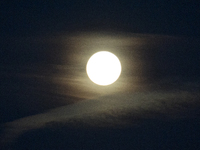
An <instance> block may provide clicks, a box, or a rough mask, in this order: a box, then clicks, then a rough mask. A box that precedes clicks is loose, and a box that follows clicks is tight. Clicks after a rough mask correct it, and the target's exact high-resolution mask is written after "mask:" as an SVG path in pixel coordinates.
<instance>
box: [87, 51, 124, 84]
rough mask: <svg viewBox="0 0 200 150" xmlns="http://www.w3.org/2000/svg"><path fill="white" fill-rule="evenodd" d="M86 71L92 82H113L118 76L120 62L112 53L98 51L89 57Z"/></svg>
mask: <svg viewBox="0 0 200 150" xmlns="http://www.w3.org/2000/svg"><path fill="white" fill-rule="evenodd" d="M86 71H87V75H88V77H89V78H90V80H91V81H92V82H94V83H96V84H98V85H102V86H106V85H110V84H112V83H114V82H115V81H116V80H117V79H118V78H119V76H120V74H121V63H120V61H119V59H118V58H117V56H115V55H114V54H113V53H110V52H108V51H100V52H97V53H95V54H93V55H92V56H91V57H90V59H89V60H88V62H87V66H86Z"/></svg>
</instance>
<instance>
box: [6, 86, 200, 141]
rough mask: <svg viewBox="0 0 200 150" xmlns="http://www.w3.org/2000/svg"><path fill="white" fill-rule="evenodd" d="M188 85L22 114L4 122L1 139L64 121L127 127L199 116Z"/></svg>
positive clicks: (74, 124) (196, 95) (196, 97)
mask: <svg viewBox="0 0 200 150" xmlns="http://www.w3.org/2000/svg"><path fill="white" fill-rule="evenodd" d="M191 86H192V87H195V83H190V85H188V84H185V86H183V87H182V90H180V89H177V90H173V91H161V90H160V91H159V90H157V91H146V92H136V93H130V94H125V95H124V94H115V95H107V96H103V97H99V98H98V99H91V100H84V101H82V102H78V103H75V104H71V105H67V106H62V107H59V108H56V109H52V110H49V111H47V112H45V113H41V114H38V115H33V116H29V117H25V118H21V119H18V120H15V121H13V122H9V123H6V124H5V125H4V127H5V130H4V137H3V142H11V141H13V140H14V139H15V138H17V137H18V136H19V135H20V134H22V133H24V132H26V131H28V130H33V129H38V128H41V127H45V126H46V125H48V124H52V123H65V124H66V125H68V126H71V127H73V128H76V127H79V126H80V127H81V126H83V125H84V126H85V125H86V126H91V127H96V128H98V127H110V126H112V127H128V126H134V125H138V123H140V121H139V122H138V120H141V121H142V120H145V119H148V118H149V119H150V118H157V119H161V120H163V119H164V120H165V119H167V120H168V119H180V118H187V117H194V118H195V117H198V111H197V108H198V107H199V105H200V103H199V98H200V95H199V93H198V92H197V91H195V92H194V91H193V92H191V91H190V90H185V89H187V88H188V87H190V88H191Z"/></svg>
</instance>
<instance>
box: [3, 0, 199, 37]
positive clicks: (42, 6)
mask: <svg viewBox="0 0 200 150" xmlns="http://www.w3.org/2000/svg"><path fill="white" fill-rule="evenodd" d="M0 7H1V36H8V35H10V36H14V35H15V36H23V35H26V36H30V35H43V34H52V33H53V32H61V31H77V30H100V29H102V30H120V31H128V32H134V33H157V34H170V35H171V34H172V35H184V36H199V34H200V31H199V28H198V27H199V14H200V12H199V7H200V5H199V2H197V1H154V2H137V1H128V0H125V1H121V2H118V1H105V2H104V1H103V2H102V1H97V0H96V1H87V2H80V1H55V2H47V1H45V2H44V1H37V0H36V1H32V2H30V1H20V2H17V1H2V2H1V6H0Z"/></svg>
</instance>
